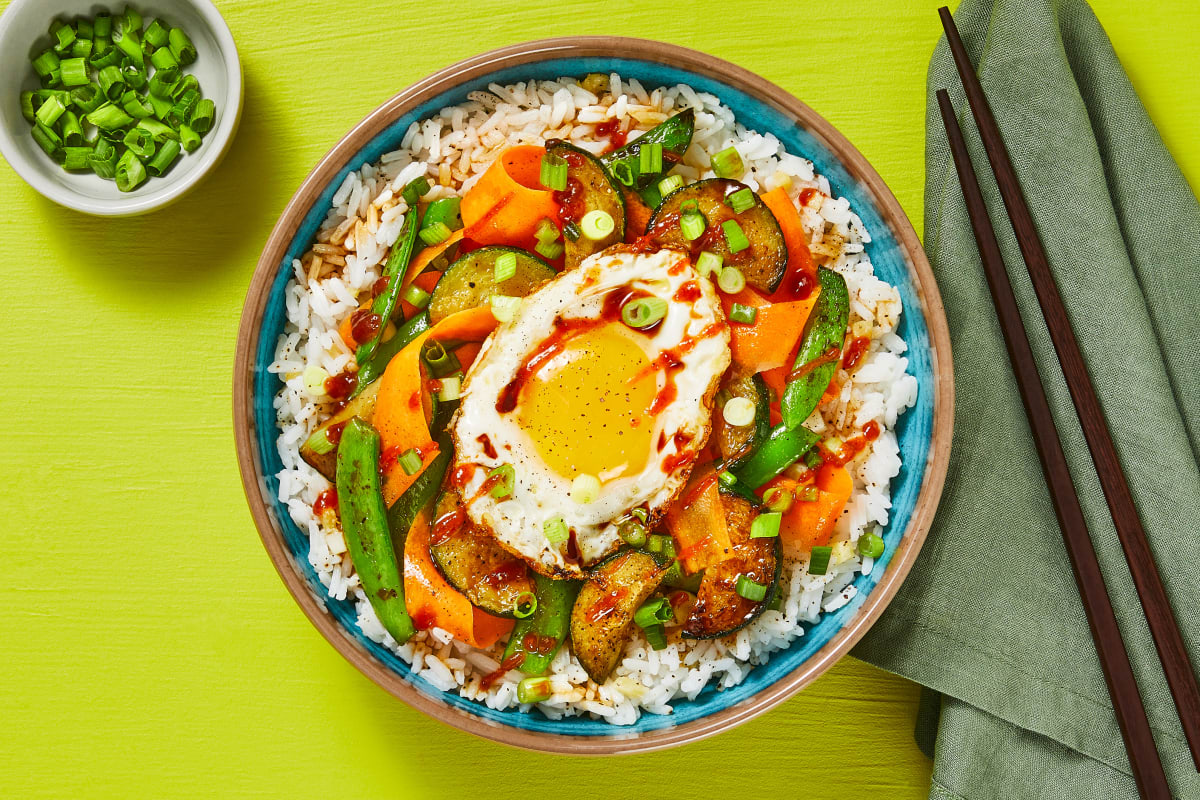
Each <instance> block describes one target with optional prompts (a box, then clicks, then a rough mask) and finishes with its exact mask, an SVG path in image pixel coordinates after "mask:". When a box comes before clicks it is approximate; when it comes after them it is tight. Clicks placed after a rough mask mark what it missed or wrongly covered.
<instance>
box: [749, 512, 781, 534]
mask: <svg viewBox="0 0 1200 800" xmlns="http://www.w3.org/2000/svg"><path fill="white" fill-rule="evenodd" d="M782 520H783V514H781V513H779V512H778V511H768V512H766V513H763V514H759V515H758V516H757V517H755V518H754V521H753V522H751V523H750V538H751V539H774V538H775V537H776V536H778V535H779V523H780V522H781V521H782Z"/></svg>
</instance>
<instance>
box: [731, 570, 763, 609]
mask: <svg viewBox="0 0 1200 800" xmlns="http://www.w3.org/2000/svg"><path fill="white" fill-rule="evenodd" d="M734 591H736V592H737V593H738V596H739V597H744V598H746V599H747V600H749V601H751V602H753V603H761V602H762V601H763V600H766V599H767V587H766V586H765V585H764V584H761V583H756V582H755V581H753V580H751V579H750V578H747V577H746V576H745V575H738V578H737V585H736V586H735V587H734Z"/></svg>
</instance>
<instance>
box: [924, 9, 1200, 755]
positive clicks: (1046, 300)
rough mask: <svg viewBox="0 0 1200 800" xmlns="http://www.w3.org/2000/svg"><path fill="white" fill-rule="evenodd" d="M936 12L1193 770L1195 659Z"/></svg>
mask: <svg viewBox="0 0 1200 800" xmlns="http://www.w3.org/2000/svg"><path fill="white" fill-rule="evenodd" d="M938 13H939V14H940V15H941V18H942V26H943V27H944V28H945V29H946V40H947V42H949V44H950V50H951V52H952V53H953V55H954V64H955V66H956V67H957V68H958V74H959V76H960V77H961V78H962V83H963V88H964V89H965V90H966V94H967V100H968V102H969V103H970V105H971V112H972V114H973V115H974V117H975V124H976V126H977V127H978V129H979V135H980V138H981V139H982V140H983V145H984V149H985V150H986V151H987V155H988V161H989V162H990V163H991V165H992V172H993V173H994V174H995V176H996V184H997V186H999V188H1000V196H1001V197H1002V198H1003V199H1004V207H1005V208H1006V209H1007V210H1008V217H1009V220H1010V222H1011V223H1012V227H1013V231H1014V232H1015V233H1016V236H1017V244H1018V245H1019V246H1020V248H1021V255H1022V256H1023V257H1024V260H1025V266H1026V268H1027V269H1028V271H1029V277H1030V279H1031V280H1032V282H1033V288H1034V292H1035V293H1036V294H1037V299H1038V305H1040V306H1041V309H1042V316H1043V317H1045V319H1046V325H1047V327H1048V328H1049V330H1050V339H1051V341H1052V342H1053V343H1054V351H1055V353H1057V355H1058V360H1059V363H1060V364H1061V365H1062V370H1063V374H1064V376H1065V377H1066V380H1067V389H1068V391H1069V392H1070V394H1071V400H1072V402H1073V403H1074V404H1075V413H1076V415H1077V416H1078V417H1079V423H1080V425H1081V426H1082V428H1083V435H1084V438H1085V439H1086V440H1087V445H1088V450H1089V451H1090V452H1091V455H1092V462H1093V463H1094V464H1095V465H1096V474H1097V476H1098V477H1099V479H1100V487H1101V488H1102V489H1103V490H1104V498H1105V500H1106V501H1107V502H1108V510H1109V514H1111V516H1112V520H1113V525H1115V526H1116V529H1117V537H1118V538H1119V539H1120V541H1121V549H1122V550H1123V551H1124V553H1125V561H1126V562H1127V563H1128V564H1129V571H1130V573H1132V575H1133V584H1134V586H1135V587H1136V588H1137V593H1138V599H1139V600H1140V601H1141V604H1142V610H1143V611H1144V612H1145V615H1146V622H1147V623H1148V624H1149V626H1150V634H1151V636H1153V638H1154V647H1155V649H1156V650H1157V651H1158V659H1159V661H1160V662H1162V667H1163V672H1164V673H1165V675H1166V678H1167V685H1168V686H1169V687H1170V690H1171V697H1172V699H1174V701H1175V710H1176V712H1177V713H1178V714H1179V722H1180V724H1181V725H1182V727H1183V733H1184V737H1185V738H1186V739H1187V743H1188V748H1189V749H1190V750H1191V753H1192V761H1193V763H1194V764H1195V766H1196V768H1197V769H1198V770H1200V686H1198V685H1197V683H1196V670H1195V667H1194V666H1193V665H1192V663H1191V660H1190V659H1189V658H1188V652H1187V648H1186V647H1185V646H1184V643H1183V636H1182V634H1180V632H1179V626H1178V625H1177V623H1176V621H1175V614H1174V612H1173V611H1172V609H1171V603H1170V600H1169V599H1168V598H1167V592H1166V589H1164V588H1163V582H1162V576H1160V575H1159V572H1158V566H1157V564H1156V563H1155V561H1154V554H1153V553H1152V552H1151V550H1150V543H1149V542H1148V541H1147V539H1146V531H1145V530H1144V529H1143V528H1142V521H1141V518H1140V517H1139V516H1138V513H1137V508H1136V507H1135V506H1134V503H1133V495H1132V493H1131V492H1130V491H1129V483H1128V481H1127V480H1126V477H1125V472H1124V470H1123V469H1122V468H1121V462H1120V459H1118V458H1117V451H1116V447H1115V446H1114V445H1113V440H1112V434H1111V432H1110V431H1109V429H1108V423H1107V420H1106V419H1105V417H1104V412H1103V410H1102V409H1101V407H1100V401H1099V399H1098V398H1097V397H1096V389H1095V387H1094V386H1093V385H1092V381H1091V378H1090V377H1089V376H1088V371H1087V366H1086V365H1085V363H1084V360H1083V354H1082V353H1081V352H1080V350H1079V342H1078V341H1077V340H1076V339H1075V331H1074V330H1073V329H1072V327H1071V321H1070V318H1069V317H1068V316H1067V310H1066V307H1065V306H1064V305H1063V301H1062V296H1061V295H1060V294H1059V292H1058V285H1057V284H1056V283H1055V282H1054V276H1053V274H1052V273H1051V272H1050V264H1049V261H1048V259H1047V258H1046V250H1045V248H1044V247H1043V246H1042V240H1041V237H1040V236H1039V235H1038V231H1037V226H1036V225H1035V224H1034V222H1033V215H1032V214H1031V213H1030V212H1029V206H1028V205H1027V204H1026V202H1025V195H1024V193H1023V192H1022V191H1021V184H1020V183H1019V182H1018V180H1017V173H1016V170H1015V169H1013V165H1012V161H1011V160H1010V159H1009V157H1008V149H1007V148H1006V147H1005V146H1004V139H1003V138H1002V137H1001V136H1000V128H999V126H998V125H997V124H996V118H995V116H993V114H992V108H991V105H990V104H989V103H988V100H987V96H986V95H985V94H984V92H983V86H982V85H981V84H980V82H979V77H978V76H977V75H976V74H975V67H974V65H973V64H972V63H971V59H970V57H969V56H968V55H967V50H966V48H965V47H964V46H963V42H962V38H961V37H960V36H959V35H958V29H957V27H956V26H955V25H954V18H953V17H952V16H951V15H950V11H949V9H947V8H945V7H943V8H941V9H939V11H938Z"/></svg>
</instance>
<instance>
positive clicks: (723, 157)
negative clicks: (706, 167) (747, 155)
mask: <svg viewBox="0 0 1200 800" xmlns="http://www.w3.org/2000/svg"><path fill="white" fill-rule="evenodd" d="M712 171H713V172H715V173H716V174H717V177H718V178H738V177H741V175H742V173H743V172H745V171H746V168H745V167H744V166H743V165H742V157H741V156H740V155H738V151H737V148H736V147H732V146H730V147H726V148H725V149H724V150H722V151H721V152H719V153H717V154H716V155H714V156H713V157H712Z"/></svg>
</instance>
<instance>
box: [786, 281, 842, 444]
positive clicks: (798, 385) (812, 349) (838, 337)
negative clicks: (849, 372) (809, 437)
mask: <svg viewBox="0 0 1200 800" xmlns="http://www.w3.org/2000/svg"><path fill="white" fill-rule="evenodd" d="M817 281H818V282H819V283H820V285H821V294H820V295H818V296H817V303H816V305H815V306H814V307H813V310H812V313H811V314H809V316H808V321H807V322H805V323H804V332H803V333H802V334H801V337H800V351H799V353H797V355H796V366H795V370H797V371H798V370H803V368H804V366H805V365H806V364H813V362H816V365H815V366H813V367H812V368H811V369H809V370H807V371H805V372H804V373H803V374H802V375H799V376H797V377H796V378H793V379H792V380H789V381H788V383H787V388H785V389H784V390H783V399H782V400H780V402H779V413H780V415H781V416H782V417H783V424H784V425H786V426H787V427H789V428H798V427H800V426H801V425H802V424H804V420H806V419H808V416H809V415H810V414H812V412H813V409H814V408H816V407H817V403H819V402H821V395H823V394H825V390H826V389H828V388H829V382H830V381H831V380H833V376H834V374H835V373H837V369H838V362H839V361H840V360H841V348H842V342H843V341H844V340H845V338H846V324H847V323H848V322H849V318H850V295H849V292H848V291H847V290H846V280H845V278H843V277H842V276H841V275H839V274H837V273H836V272H834V271H833V270H831V269H826V268H825V267H818V268H817ZM834 350H837V351H838V355H837V357H836V358H832V359H827V358H826V354H828V353H832V352H833V351H834Z"/></svg>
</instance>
